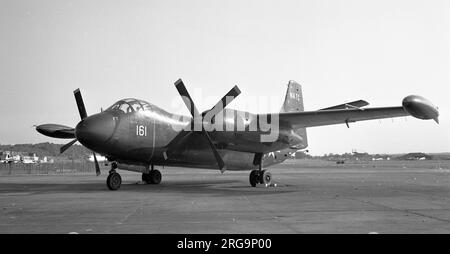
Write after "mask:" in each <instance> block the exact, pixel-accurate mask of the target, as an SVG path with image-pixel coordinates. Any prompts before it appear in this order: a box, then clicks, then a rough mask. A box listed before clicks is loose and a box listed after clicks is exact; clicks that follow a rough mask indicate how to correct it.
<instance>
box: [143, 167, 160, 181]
mask: <svg viewBox="0 0 450 254" xmlns="http://www.w3.org/2000/svg"><path fill="white" fill-rule="evenodd" d="M161 178H162V176H161V172H159V170H157V169H153V170H151V171H150V173H148V174H145V173H143V174H142V181H144V182H146V183H148V184H159V183H160V182H161Z"/></svg>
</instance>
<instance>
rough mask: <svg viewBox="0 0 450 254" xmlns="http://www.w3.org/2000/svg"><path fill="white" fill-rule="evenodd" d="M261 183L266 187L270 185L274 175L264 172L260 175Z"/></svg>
mask: <svg viewBox="0 0 450 254" xmlns="http://www.w3.org/2000/svg"><path fill="white" fill-rule="evenodd" d="M259 181H260V183H262V184H265V185H270V183H271V182H272V174H271V173H270V172H268V171H265V170H264V171H263V172H262V174H260V180H259Z"/></svg>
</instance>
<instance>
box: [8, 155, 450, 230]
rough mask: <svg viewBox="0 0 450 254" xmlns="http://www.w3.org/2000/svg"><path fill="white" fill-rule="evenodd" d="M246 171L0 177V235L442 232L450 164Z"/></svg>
mask: <svg viewBox="0 0 450 254" xmlns="http://www.w3.org/2000/svg"><path fill="white" fill-rule="evenodd" d="M304 166H305V165H299V164H298V163H294V162H287V163H284V164H281V165H278V166H274V167H273V168H271V169H270V171H271V172H272V175H273V177H274V182H275V183H276V184H277V187H264V186H258V187H256V188H251V187H250V186H249V183H248V175H249V172H247V171H245V172H225V174H223V175H221V174H220V172H219V171H218V170H217V171H208V170H196V169H186V168H164V169H160V170H161V172H162V174H163V180H162V183H161V184H160V185H146V184H143V183H141V181H140V178H141V176H140V175H139V174H137V173H132V172H126V171H119V173H121V175H122V179H123V183H122V186H121V188H120V190H118V191H109V190H107V187H106V185H105V179H106V176H107V175H106V174H105V172H104V173H103V174H102V175H101V176H99V177H96V176H95V175H94V173H92V174H67V175H10V176H9V175H2V176H0V209H1V210H0V233H62V234H67V233H79V234H89V233H275V234H276V233H362V234H367V233H381V234H382V233H450V170H449V169H448V168H445V167H444V168H432V167H430V168H424V167H412V168H408V167H406V168H404V167H389V166H384V167H376V166H371V165H365V166H364V167H363V166H361V165H353V166H342V167H337V166H328V167H314V166H310V167H304Z"/></svg>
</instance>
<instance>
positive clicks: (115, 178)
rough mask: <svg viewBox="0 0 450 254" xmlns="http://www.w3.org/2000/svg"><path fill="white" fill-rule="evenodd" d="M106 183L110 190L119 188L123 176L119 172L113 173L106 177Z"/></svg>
mask: <svg viewBox="0 0 450 254" xmlns="http://www.w3.org/2000/svg"><path fill="white" fill-rule="evenodd" d="M106 185H107V186H108V189H110V190H118V189H119V188H120V185H122V177H120V175H119V174H118V173H111V174H109V175H108V178H106Z"/></svg>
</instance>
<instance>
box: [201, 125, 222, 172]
mask: <svg viewBox="0 0 450 254" xmlns="http://www.w3.org/2000/svg"><path fill="white" fill-rule="evenodd" d="M203 134H204V135H205V137H206V139H207V140H208V143H209V145H210V146H211V150H212V151H213V154H214V157H216V160H217V164H218V165H219V170H220V172H221V173H222V174H223V172H225V170H227V167H226V166H225V162H223V159H222V157H221V156H220V154H219V152H218V151H217V149H216V147H215V146H214V144H213V142H212V140H211V137H210V136H209V134H208V132H207V131H206V130H203Z"/></svg>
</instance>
